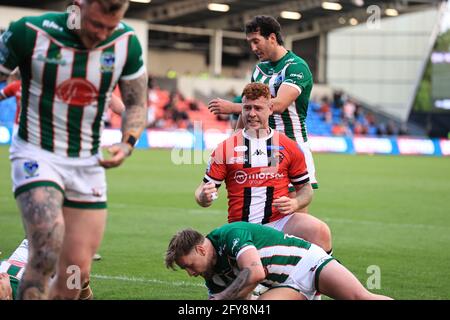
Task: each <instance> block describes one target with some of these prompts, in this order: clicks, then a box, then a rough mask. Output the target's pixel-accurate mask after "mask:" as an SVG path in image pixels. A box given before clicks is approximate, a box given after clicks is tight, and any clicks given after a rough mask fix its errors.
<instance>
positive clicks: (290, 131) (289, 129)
mask: <svg viewBox="0 0 450 320" xmlns="http://www.w3.org/2000/svg"><path fill="white" fill-rule="evenodd" d="M281 119H282V120H283V124H284V134H285V135H287V136H288V137H289V138H291V139H292V140H294V141H296V139H295V135H294V127H293V125H292V119H291V117H290V116H289V107H288V109H286V110H284V112H283V113H282V114H281Z"/></svg>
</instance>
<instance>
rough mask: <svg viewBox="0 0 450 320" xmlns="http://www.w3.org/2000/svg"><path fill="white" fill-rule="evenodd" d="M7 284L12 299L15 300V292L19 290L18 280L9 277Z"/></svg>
mask: <svg viewBox="0 0 450 320" xmlns="http://www.w3.org/2000/svg"><path fill="white" fill-rule="evenodd" d="M9 284H10V285H11V290H12V296H13V300H16V299H17V292H18V291H19V280H18V279H16V278H14V277H9Z"/></svg>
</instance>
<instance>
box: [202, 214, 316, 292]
mask: <svg viewBox="0 0 450 320" xmlns="http://www.w3.org/2000/svg"><path fill="white" fill-rule="evenodd" d="M206 237H207V238H208V239H209V240H210V241H211V242H212V244H213V246H214V248H215V251H216V253H217V263H216V265H215V267H214V276H213V277H212V279H209V280H207V281H206V286H207V287H208V289H209V292H210V294H214V293H218V292H221V291H223V290H224V289H225V288H226V287H228V285H230V284H231V282H233V280H234V279H235V278H236V275H237V274H238V272H239V271H238V267H237V259H238V257H239V255H240V254H242V253H243V252H245V251H246V250H247V249H248V248H252V247H255V248H256V249H257V250H258V253H259V256H260V258H261V262H262V264H263V266H264V269H265V271H266V279H265V280H264V281H263V282H262V284H264V285H266V286H268V287H271V286H273V285H275V284H279V283H283V282H284V281H285V280H286V279H287V278H288V277H289V274H290V272H291V271H292V270H293V269H294V267H295V265H296V264H297V263H298V262H299V261H300V260H301V259H302V257H303V256H304V255H305V254H306V253H307V252H308V249H309V248H310V247H311V243H309V242H308V241H306V240H303V239H300V238H297V237H294V236H290V235H286V234H284V233H282V232H281V231H278V230H275V229H273V228H270V227H266V226H263V225H260V224H255V223H248V222H233V223H229V224H226V225H223V226H222V227H219V228H217V229H215V230H213V231H212V232H211V233H209V234H208V235H207V236H206Z"/></svg>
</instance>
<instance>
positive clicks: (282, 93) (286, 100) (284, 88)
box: [272, 84, 300, 113]
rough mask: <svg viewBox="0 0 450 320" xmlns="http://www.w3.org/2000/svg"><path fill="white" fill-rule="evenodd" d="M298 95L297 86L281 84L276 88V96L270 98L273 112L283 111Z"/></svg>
mask: <svg viewBox="0 0 450 320" xmlns="http://www.w3.org/2000/svg"><path fill="white" fill-rule="evenodd" d="M299 95H300V92H299V91H298V90H297V88H295V87H293V86H290V85H287V84H282V85H281V86H280V89H278V92H277V96H276V97H275V98H272V103H273V112H274V113H283V112H284V111H285V110H286V109H287V108H288V107H289V106H290V105H291V104H292V103H293V102H294V101H295V100H296V99H297V98H298V96H299Z"/></svg>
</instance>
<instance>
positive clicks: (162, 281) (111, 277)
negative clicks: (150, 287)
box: [90, 274, 206, 288]
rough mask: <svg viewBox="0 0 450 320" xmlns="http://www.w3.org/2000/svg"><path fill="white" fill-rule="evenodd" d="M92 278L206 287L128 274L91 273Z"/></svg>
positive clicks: (198, 284)
mask: <svg viewBox="0 0 450 320" xmlns="http://www.w3.org/2000/svg"><path fill="white" fill-rule="evenodd" d="M90 277H91V278H94V279H103V280H117V281H127V282H146V283H157V284H163V285H171V286H177V287H182V286H187V287H203V288H206V287H205V285H203V284H200V283H192V282H186V281H164V280H158V279H145V278H136V277H127V276H107V275H103V274H91V276H90Z"/></svg>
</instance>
